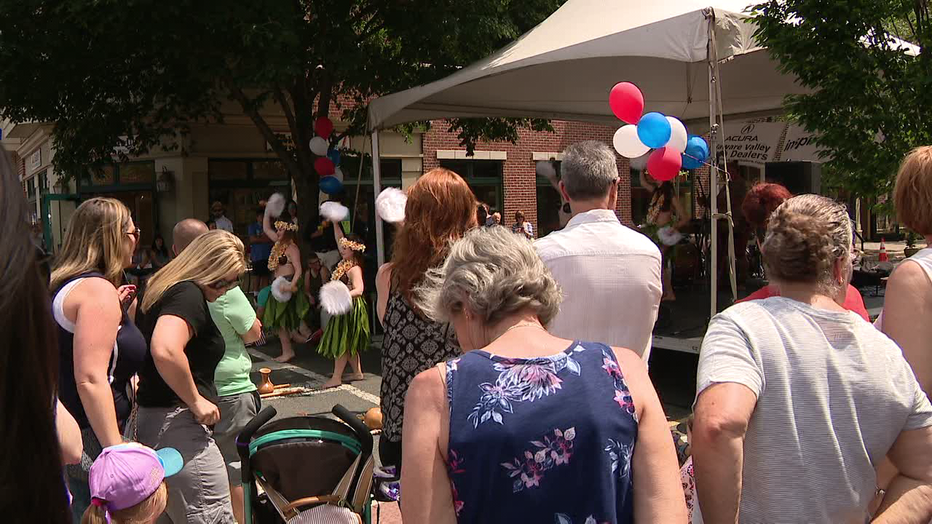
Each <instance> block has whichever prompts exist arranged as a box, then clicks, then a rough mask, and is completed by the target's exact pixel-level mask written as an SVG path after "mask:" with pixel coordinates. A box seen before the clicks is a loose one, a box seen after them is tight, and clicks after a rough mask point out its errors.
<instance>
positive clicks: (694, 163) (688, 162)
mask: <svg viewBox="0 0 932 524" xmlns="http://www.w3.org/2000/svg"><path fill="white" fill-rule="evenodd" d="M700 167H702V163H701V162H699V161H698V160H694V159H693V158H692V157H689V156H686V155H683V169H699V168H700Z"/></svg>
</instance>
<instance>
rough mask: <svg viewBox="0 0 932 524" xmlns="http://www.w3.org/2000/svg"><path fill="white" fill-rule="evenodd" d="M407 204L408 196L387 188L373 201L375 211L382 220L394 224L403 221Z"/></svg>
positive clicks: (396, 189)
mask: <svg viewBox="0 0 932 524" xmlns="http://www.w3.org/2000/svg"><path fill="white" fill-rule="evenodd" d="M407 203H408V195H406V194H405V192H404V191H402V190H400V189H398V188H394V187H389V188H386V189H385V190H383V191H382V192H381V193H379V197H378V198H376V199H375V209H376V211H377V212H378V213H379V216H380V217H382V220H384V221H386V222H388V223H390V224H395V223H398V222H403V221H404V219H405V205H407Z"/></svg>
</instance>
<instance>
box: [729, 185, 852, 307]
mask: <svg viewBox="0 0 932 524" xmlns="http://www.w3.org/2000/svg"><path fill="white" fill-rule="evenodd" d="M792 196H793V195H792V194H791V193H790V191H789V190H788V189H787V188H785V187H784V186H782V185H780V184H773V183H769V182H768V183H761V184H757V185H756V186H754V187H753V188H751V190H750V191H748V194H747V196H745V197H744V202H742V203H741V212H742V213H744V218H745V219H746V220H747V221H748V223H749V224H750V226H751V227H752V228H754V230H755V231H756V233H755V236H757V244H758V247H759V246H760V245H761V244H763V241H764V231H765V230H766V229H767V223H768V222H769V221H770V215H771V214H773V212H774V210H776V209H777V208H778V207H780V204H782V203H783V202H785V201H787V200H789V199H790V198H792ZM775 296H780V289H779V288H777V287H776V286H775V285H773V284H769V285H766V286H764V287H762V288H760V289H758V290H757V291H755V292H754V293H751V294H750V295H748V296H746V297H744V298H742V299H740V300H738V302H746V301H748V300H761V299H765V298H770V297H775ZM842 307H843V308H845V309H847V310H848V311H853V312H855V313H857V314H858V315H860V316H861V317H862V318H863V319H864V320H866V321H868V322H870V316H869V315H868V314H867V308H866V307H864V298H862V297H861V293H860V292H859V291H858V289H857V288H856V287H854V286H852V285H851V284H848V291H847V293H846V294H845V303H844V304H842Z"/></svg>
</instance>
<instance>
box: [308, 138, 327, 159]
mask: <svg viewBox="0 0 932 524" xmlns="http://www.w3.org/2000/svg"><path fill="white" fill-rule="evenodd" d="M329 148H330V144H328V143H327V139H325V138H323V137H319V136H315V137H314V138H312V139H311V152H312V153H314V154H315V155H317V156H327V149H329Z"/></svg>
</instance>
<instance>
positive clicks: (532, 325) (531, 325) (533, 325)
mask: <svg viewBox="0 0 932 524" xmlns="http://www.w3.org/2000/svg"><path fill="white" fill-rule="evenodd" d="M525 327H526V328H534V329H539V330H541V331H547V328H545V327H544V326H542V325H540V324H538V323H536V322H524V323H521V322H519V323H517V324H515V325H513V326H511V327H510V328H508V329H506V330H505V331H502V334H501V335H499V337H501V336H502V335H504V334H505V333H508V332H509V331H511V330H512V329H518V328H525Z"/></svg>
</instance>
